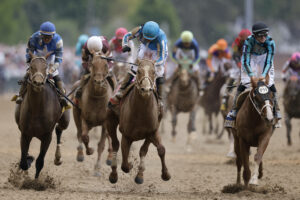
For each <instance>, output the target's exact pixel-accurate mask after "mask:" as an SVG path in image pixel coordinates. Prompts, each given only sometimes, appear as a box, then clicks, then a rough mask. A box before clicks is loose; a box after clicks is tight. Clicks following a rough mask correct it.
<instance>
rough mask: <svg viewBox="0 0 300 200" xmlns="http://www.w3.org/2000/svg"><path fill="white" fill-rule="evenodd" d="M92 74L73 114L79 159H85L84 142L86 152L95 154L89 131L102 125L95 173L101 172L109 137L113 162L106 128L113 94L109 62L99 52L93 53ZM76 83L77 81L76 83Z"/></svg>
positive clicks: (108, 162) (109, 156)
mask: <svg viewBox="0 0 300 200" xmlns="http://www.w3.org/2000/svg"><path fill="white" fill-rule="evenodd" d="M90 66H91V67H90V70H91V75H90V78H89V80H88V82H87V84H86V85H85V86H83V88H82V96H81V99H80V100H79V101H78V107H79V108H76V107H73V116H74V121H75V125H76V127H77V138H78V142H79V146H78V148H77V150H78V153H77V161H83V159H84V156H83V147H82V142H83V143H84V145H85V147H86V154H87V155H91V154H93V152H94V150H93V148H91V147H89V135H88V133H89V131H90V130H91V129H92V128H93V127H97V126H102V133H101V138H100V141H99V143H98V158H97V162H96V165H95V175H99V173H100V171H99V170H100V164H101V163H100V161H101V154H102V152H103V150H104V147H105V140H106V139H108V143H109V149H108V151H109V155H108V158H107V164H108V165H109V164H110V163H111V152H112V150H111V149H112V148H111V142H110V138H109V137H108V134H107V130H106V117H107V110H108V108H107V104H108V101H109V99H110V97H111V96H112V94H113V89H112V86H111V85H110V84H109V82H108V80H107V76H108V73H109V72H108V63H107V60H105V59H102V58H101V55H100V54H98V53H95V54H93V60H92V61H91V65H90ZM75 85H76V83H75Z"/></svg>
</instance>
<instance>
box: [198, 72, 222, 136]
mask: <svg viewBox="0 0 300 200" xmlns="http://www.w3.org/2000/svg"><path fill="white" fill-rule="evenodd" d="M225 81H226V76H225V75H224V73H223V72H222V71H221V70H219V71H218V72H217V74H216V76H215V78H214V79H213V81H212V82H211V83H210V84H209V85H208V86H207V87H206V88H205V89H204V93H203V96H202V97H201V98H200V101H199V105H200V106H202V107H203V109H204V114H205V115H204V123H203V130H202V131H203V134H205V133H206V124H207V123H206V122H207V120H208V122H209V134H211V133H212V132H213V130H214V131H215V133H216V134H217V133H218V129H219V122H218V118H217V117H218V114H219V111H220V106H221V104H220V101H219V99H220V90H221V88H222V86H223V85H224V83H225ZM213 117H215V121H216V125H215V127H213V121H214V120H213Z"/></svg>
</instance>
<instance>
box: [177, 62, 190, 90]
mask: <svg viewBox="0 0 300 200" xmlns="http://www.w3.org/2000/svg"><path fill="white" fill-rule="evenodd" d="M178 67H179V81H180V84H181V85H182V86H187V85H188V84H189V80H190V77H189V73H191V72H192V65H191V63H190V60H189V59H188V58H183V59H181V63H180V65H179V66H178Z"/></svg>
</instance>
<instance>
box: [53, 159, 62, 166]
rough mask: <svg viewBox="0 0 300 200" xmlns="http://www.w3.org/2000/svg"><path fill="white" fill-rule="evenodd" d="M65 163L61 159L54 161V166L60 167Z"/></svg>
mask: <svg viewBox="0 0 300 200" xmlns="http://www.w3.org/2000/svg"><path fill="white" fill-rule="evenodd" d="M62 163H63V162H62V160H61V159H56V158H55V159H54V164H55V165H57V166H59V165H61V164H62Z"/></svg>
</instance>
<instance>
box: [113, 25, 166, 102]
mask: <svg viewBox="0 0 300 200" xmlns="http://www.w3.org/2000/svg"><path fill="white" fill-rule="evenodd" d="M134 38H137V39H138V40H139V41H140V42H141V44H140V47H139V49H138V55H137V56H138V58H141V59H142V58H148V59H151V60H153V61H155V72H156V81H155V82H156V87H157V94H158V99H159V104H160V107H162V106H163V103H162V93H163V83H164V71H165V63H166V59H167V56H168V46H167V37H166V35H165V33H164V31H163V30H161V29H160V28H159V25H158V24H157V23H156V22H154V21H148V22H146V23H145V24H144V25H141V26H138V27H136V28H134V29H133V30H131V31H130V32H128V33H127V34H126V35H125V36H124V37H123V43H122V51H123V52H130V51H131V48H130V46H129V41H130V40H132V39H134ZM137 68H138V66H134V65H133V66H131V69H130V70H129V72H128V73H127V74H126V76H125V77H124V80H123V81H122V83H121V86H120V89H119V90H118V92H117V93H116V94H115V95H114V96H113V97H112V98H111V99H110V101H109V107H111V108H112V107H114V106H116V105H118V104H119V103H120V100H121V99H122V97H123V95H124V92H125V90H126V88H127V87H128V86H129V84H130V83H131V81H132V80H133V78H134V77H135V75H136V72H137Z"/></svg>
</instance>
